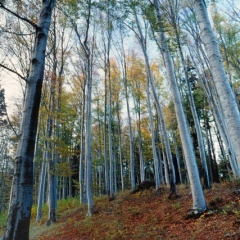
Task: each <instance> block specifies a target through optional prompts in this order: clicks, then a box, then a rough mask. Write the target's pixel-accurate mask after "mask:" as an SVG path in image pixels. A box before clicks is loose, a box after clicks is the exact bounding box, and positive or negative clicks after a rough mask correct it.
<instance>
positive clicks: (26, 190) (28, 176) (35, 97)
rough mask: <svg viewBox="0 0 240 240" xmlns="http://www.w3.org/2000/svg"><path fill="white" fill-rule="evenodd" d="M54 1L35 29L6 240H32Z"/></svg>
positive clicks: (44, 3)
mask: <svg viewBox="0 0 240 240" xmlns="http://www.w3.org/2000/svg"><path fill="white" fill-rule="evenodd" d="M54 4H55V1H54V0H43V1H42V9H41V13H40V17H39V22H38V24H37V29H36V37H35V45H34V49H33V53H32V58H31V63H30V73H29V78H28V85H27V90H26V97H25V102H24V108H23V118H22V122H21V136H20V139H19V142H18V147H17V152H16V158H15V160H16V162H15V169H14V176H13V183H12V190H11V200H10V205H9V212H8V220H7V226H6V230H5V233H4V236H3V238H2V239H3V240H19V239H24V240H28V239H29V224H30V217H31V207H32V191H33V156H34V145H35V140H36V133H37V124H38V112H39V105H40V99H41V89H42V81H43V74H44V65H45V52H46V46H47V38H48V32H49V28H50V23H51V13H52V10H53V7H54Z"/></svg>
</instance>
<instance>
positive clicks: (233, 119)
mask: <svg viewBox="0 0 240 240" xmlns="http://www.w3.org/2000/svg"><path fill="white" fill-rule="evenodd" d="M194 7H195V12H196V17H197V21H198V24H199V27H200V30H201V33H200V37H201V40H202V41H203V43H204V46H205V49H206V53H207V56H208V59H209V64H210V68H211V72H212V75H213V79H214V83H215V86H216V90H217V93H218V96H219V100H220V102H221V105H222V109H223V114H224V117H225V119H226V122H227V125H228V130H229V134H230V138H231V140H232V143H233V147H234V151H235V154H236V159H237V163H238V167H240V138H239V132H240V115H239V110H238V106H237V103H236V101H235V97H234V93H233V91H232V89H231V87H230V84H229V82H228V79H227V76H226V72H225V70H224V67H223V62H222V57H221V54H220V51H219V46H218V43H217V41H216V39H215V36H214V34H213V31H212V27H211V24H210V21H209V18H208V13H207V8H206V3H205V1H204V0H195V1H194Z"/></svg>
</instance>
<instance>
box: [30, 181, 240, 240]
mask: <svg viewBox="0 0 240 240" xmlns="http://www.w3.org/2000/svg"><path fill="white" fill-rule="evenodd" d="M160 191H161V192H160V194H159V193H158V194H157V193H156V191H154V190H144V191H142V192H137V193H135V194H132V193H131V192H130V191H125V192H121V193H119V194H117V195H116V198H115V200H113V201H109V200H108V198H107V197H100V198H97V199H95V200H94V204H95V207H94V214H93V216H92V217H91V218H89V217H86V211H87V209H86V206H83V205H82V206H80V207H79V206H78V207H76V202H77V200H76V199H75V202H74V203H73V199H72V200H71V201H68V204H65V207H66V206H67V208H68V209H67V210H63V209H62V210H61V211H58V214H57V223H55V224H52V225H51V226H48V227H47V226H46V221H45V220H42V222H41V223H32V224H31V235H30V236H31V238H30V239H31V240H53V239H54V240H78V239H79V240H80V239H86V240H87V239H89V240H94V239H96V240H101V239H106V240H108V239H119V240H120V239H128V240H129V239H144V240H145V239H149V240H150V239H151V240H152V239H177V240H182V239H184V240H188V239H199V240H200V239H201V240H204V239H208V240H213V239H214V240H218V239H219V240H220V239H240V184H239V183H236V182H235V183H233V182H232V183H229V182H228V183H227V182H226V183H221V184H214V185H213V187H212V188H211V189H209V190H205V191H204V194H205V197H206V200H207V204H208V207H209V210H208V211H207V212H206V213H205V214H203V215H201V216H200V217H198V218H187V216H188V213H189V210H190V208H191V206H192V199H191V194H190V189H189V188H188V187H183V186H182V187H178V197H177V198H175V199H169V198H168V195H169V194H168V189H167V188H165V189H164V188H162V189H161V190H160ZM33 215H34V214H33ZM33 218H34V216H33ZM44 221H45V222H44ZM33 222H34V219H33Z"/></svg>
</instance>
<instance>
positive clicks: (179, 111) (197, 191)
mask: <svg viewBox="0 0 240 240" xmlns="http://www.w3.org/2000/svg"><path fill="white" fill-rule="evenodd" d="M154 8H155V13H156V18H157V24H158V29H159V39H160V44H161V48H162V52H163V57H164V61H165V67H166V70H167V77H168V81H169V83H170V86H171V92H172V99H173V103H174V107H175V112H176V117H177V122H178V127H179V132H180V136H181V140H182V145H183V151H184V156H185V159H186V166H187V171H188V175H189V180H190V186H191V191H192V198H193V213H201V212H204V211H205V210H206V208H207V205H206V201H205V198H204V195H203V191H202V187H201V182H200V178H199V172H198V168H197V164H196V158H195V154H194V152H193V145H192V140H191V137H190V133H189V129H188V126H187V122H186V116H185V114H184V112H183V108H182V104H181V99H180V94H179V90H178V87H177V82H176V78H175V73H174V66H173V62H172V58H171V55H170V51H169V47H168V43H167V38H166V36H165V33H164V26H163V19H162V16H161V13H160V5H159V1H158V0H154Z"/></svg>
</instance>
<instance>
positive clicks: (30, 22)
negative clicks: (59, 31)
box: [0, 2, 38, 29]
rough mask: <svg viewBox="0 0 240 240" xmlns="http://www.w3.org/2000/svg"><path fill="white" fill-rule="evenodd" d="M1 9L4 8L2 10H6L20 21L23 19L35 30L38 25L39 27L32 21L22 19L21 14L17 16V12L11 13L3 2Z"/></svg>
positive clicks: (23, 18)
mask: <svg viewBox="0 0 240 240" xmlns="http://www.w3.org/2000/svg"><path fill="white" fill-rule="evenodd" d="M0 8H2V9H4V10H5V11H7V12H9V13H11V14H12V15H14V16H15V17H17V18H19V19H21V20H23V21H25V22H27V23H29V24H30V25H31V26H33V27H34V28H35V29H37V28H38V25H37V24H35V23H34V22H32V21H31V20H29V19H28V18H25V17H21V16H20V15H19V14H17V13H15V12H13V11H11V10H10V9H9V8H6V7H5V6H4V5H3V4H2V3H1V2H0Z"/></svg>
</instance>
